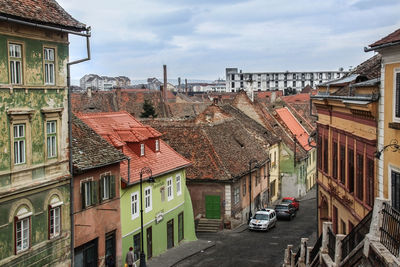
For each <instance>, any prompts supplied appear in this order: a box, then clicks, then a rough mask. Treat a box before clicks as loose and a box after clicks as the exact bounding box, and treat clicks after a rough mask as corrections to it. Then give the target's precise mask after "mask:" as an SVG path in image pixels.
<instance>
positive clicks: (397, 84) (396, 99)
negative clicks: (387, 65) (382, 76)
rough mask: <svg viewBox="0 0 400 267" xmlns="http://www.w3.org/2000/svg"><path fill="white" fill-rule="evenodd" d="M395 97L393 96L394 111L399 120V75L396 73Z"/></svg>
mask: <svg viewBox="0 0 400 267" xmlns="http://www.w3.org/2000/svg"><path fill="white" fill-rule="evenodd" d="M395 86H396V96H395V100H394V101H395V109H396V111H395V112H396V113H395V114H396V117H398V118H400V73H396V85H395Z"/></svg>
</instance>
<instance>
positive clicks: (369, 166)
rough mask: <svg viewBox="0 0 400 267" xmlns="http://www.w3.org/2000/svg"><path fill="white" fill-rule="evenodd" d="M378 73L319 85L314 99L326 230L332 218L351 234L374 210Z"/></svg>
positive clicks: (338, 228)
mask: <svg viewBox="0 0 400 267" xmlns="http://www.w3.org/2000/svg"><path fill="white" fill-rule="evenodd" d="M379 63H380V61H379V60H377V61H376V62H375V64H377V65H378V66H379ZM365 64H366V63H363V64H361V65H360V66H359V67H357V68H358V69H361V67H362V66H363V65H365ZM357 68H356V72H357ZM369 75H370V76H369ZM374 76H378V75H377V74H375V73H372V74H368V72H364V73H363V74H357V73H352V74H351V75H349V76H348V77H345V78H343V79H341V80H337V81H334V82H328V83H326V84H324V85H321V86H319V88H318V93H317V95H315V96H313V97H312V98H313V103H314V104H315V106H316V109H317V113H318V121H317V128H318V129H317V132H318V134H317V142H318V155H317V157H318V159H319V160H318V178H317V182H318V185H319V186H318V207H319V210H318V217H319V229H320V230H321V229H322V224H323V222H324V221H331V222H332V227H333V231H334V232H335V233H341V234H347V233H349V232H350V231H351V230H352V229H353V227H354V226H355V225H357V224H358V223H359V222H360V220H361V219H362V218H364V217H365V215H366V214H367V213H368V212H369V211H370V210H371V209H372V207H373V203H374V198H375V197H376V196H377V194H376V189H377V187H376V164H375V163H376V159H375V152H376V144H377V116H378V110H377V109H378V101H377V100H378V95H379V90H378V89H379V79H377V78H374V79H369V78H373V77H374Z"/></svg>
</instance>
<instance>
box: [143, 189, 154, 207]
mask: <svg viewBox="0 0 400 267" xmlns="http://www.w3.org/2000/svg"><path fill="white" fill-rule="evenodd" d="M152 209H153V204H152V199H151V186H148V187H146V188H145V189H144V211H145V212H149V211H151V210H152Z"/></svg>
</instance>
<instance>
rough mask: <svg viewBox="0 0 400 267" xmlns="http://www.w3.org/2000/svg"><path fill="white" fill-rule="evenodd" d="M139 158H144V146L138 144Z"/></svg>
mask: <svg viewBox="0 0 400 267" xmlns="http://www.w3.org/2000/svg"><path fill="white" fill-rule="evenodd" d="M140 156H144V144H140Z"/></svg>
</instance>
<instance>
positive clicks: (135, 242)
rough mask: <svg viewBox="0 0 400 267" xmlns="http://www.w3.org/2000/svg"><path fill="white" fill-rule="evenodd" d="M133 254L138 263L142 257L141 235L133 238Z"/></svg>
mask: <svg viewBox="0 0 400 267" xmlns="http://www.w3.org/2000/svg"><path fill="white" fill-rule="evenodd" d="M133 254H134V255H135V261H137V260H138V259H139V255H140V233H139V234H136V235H134V236H133Z"/></svg>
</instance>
